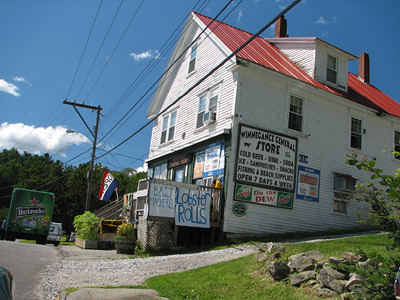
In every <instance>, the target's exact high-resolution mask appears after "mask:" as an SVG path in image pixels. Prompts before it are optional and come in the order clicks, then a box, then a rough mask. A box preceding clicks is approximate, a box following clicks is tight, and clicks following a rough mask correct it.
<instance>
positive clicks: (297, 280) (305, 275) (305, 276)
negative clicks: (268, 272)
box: [290, 271, 317, 285]
mask: <svg viewBox="0 0 400 300" xmlns="http://www.w3.org/2000/svg"><path fill="white" fill-rule="evenodd" d="M316 276H317V273H315V271H305V272H301V273H298V274H295V275H293V276H292V278H290V284H291V285H300V284H301V283H303V282H306V281H308V280H311V279H315V278H316Z"/></svg>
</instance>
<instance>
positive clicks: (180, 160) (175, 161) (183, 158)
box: [168, 153, 193, 169]
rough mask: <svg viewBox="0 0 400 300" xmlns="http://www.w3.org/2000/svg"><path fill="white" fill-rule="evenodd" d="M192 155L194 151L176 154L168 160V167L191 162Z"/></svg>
mask: <svg viewBox="0 0 400 300" xmlns="http://www.w3.org/2000/svg"><path fill="white" fill-rule="evenodd" d="M192 157H193V155H192V153H189V154H183V155H180V156H176V157H174V158H172V159H170V160H168V169H172V168H175V167H177V166H180V165H184V164H188V163H191V162H192Z"/></svg>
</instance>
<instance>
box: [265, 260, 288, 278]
mask: <svg viewBox="0 0 400 300" xmlns="http://www.w3.org/2000/svg"><path fill="white" fill-rule="evenodd" d="M266 265H267V270H268V272H269V273H270V274H271V276H272V278H273V279H274V280H283V279H285V278H287V277H289V274H290V268H289V267H288V265H287V264H285V263H284V262H281V261H267V263H266Z"/></svg>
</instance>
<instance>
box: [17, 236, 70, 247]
mask: <svg viewBox="0 0 400 300" xmlns="http://www.w3.org/2000/svg"><path fill="white" fill-rule="evenodd" d="M20 242H21V243H28V244H35V243H36V241H35V240H21V241H20ZM60 245H67V246H74V245H75V242H67V241H66V237H65V236H63V237H61V241H60Z"/></svg>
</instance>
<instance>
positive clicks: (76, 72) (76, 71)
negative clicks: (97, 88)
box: [66, 0, 103, 99]
mask: <svg viewBox="0 0 400 300" xmlns="http://www.w3.org/2000/svg"><path fill="white" fill-rule="evenodd" d="M102 4H103V0H101V1H100V4H99V7H98V9H97V12H96V16H95V18H94V20H93V23H92V27H91V28H90V31H89V35H88V37H87V39H86V43H85V46H84V47H83V51H82V55H81V58H80V59H79V63H78V66H77V68H76V70H75V74H74V76H73V78H72V82H71V85H70V86H69V89H68V92H67V97H66V98H67V99H68V97H69V95H70V93H71V90H72V86H73V85H74V82H75V79H76V75H77V74H78V71H79V68H80V66H81V63H82V59H83V57H84V55H85V53H86V48H87V46H88V44H89V40H90V37H91V36H92V32H93V29H94V26H95V24H96V21H97V17H98V16H99V13H100V9H101V6H102Z"/></svg>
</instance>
